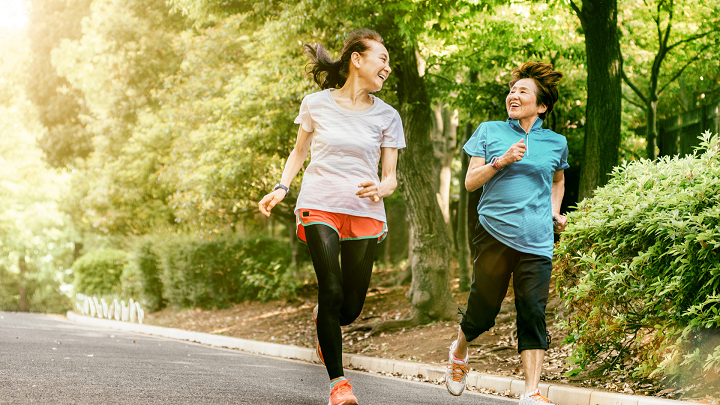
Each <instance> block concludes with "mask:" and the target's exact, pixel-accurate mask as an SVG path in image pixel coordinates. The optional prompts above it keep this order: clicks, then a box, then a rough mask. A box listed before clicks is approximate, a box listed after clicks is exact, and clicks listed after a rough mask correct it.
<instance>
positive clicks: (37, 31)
mask: <svg viewBox="0 0 720 405" xmlns="http://www.w3.org/2000/svg"><path fill="white" fill-rule="evenodd" d="M29 3H30V14H29V16H28V17H29V21H28V24H27V27H26V28H25V30H26V36H27V39H28V42H29V43H28V45H29V46H28V48H29V50H30V53H31V55H32V61H33V63H28V64H26V65H25V66H24V69H26V70H27V71H26V74H27V75H28V77H29V79H30V80H27V81H26V82H25V83H24V87H25V91H26V93H27V97H28V99H30V100H31V101H32V102H33V103H34V104H35V105H36V106H37V109H38V119H39V121H40V123H41V124H42V125H43V126H44V127H45V128H47V131H45V132H44V133H43V134H42V135H41V136H39V137H38V146H39V147H40V148H41V149H42V151H43V154H44V159H45V161H47V162H48V163H49V164H50V165H51V166H53V167H64V166H72V165H73V161H74V159H76V158H85V157H86V156H87V155H88V154H89V153H90V151H91V150H92V139H91V135H92V134H90V133H88V131H86V130H85V123H84V122H83V120H82V119H81V116H82V115H86V114H87V112H88V111H87V109H86V108H85V105H84V99H83V92H82V90H81V89H71V88H70V86H69V83H68V81H67V80H66V79H65V78H64V77H63V76H62V75H59V74H58V73H57V72H56V70H55V68H54V67H53V65H52V62H51V56H50V53H51V51H52V49H53V48H54V47H56V46H58V45H59V43H60V41H61V40H63V39H65V38H69V39H77V38H78V37H79V36H80V35H81V26H80V21H81V20H82V18H83V17H85V16H86V15H87V14H88V12H89V9H90V3H91V0H30V1H29Z"/></svg>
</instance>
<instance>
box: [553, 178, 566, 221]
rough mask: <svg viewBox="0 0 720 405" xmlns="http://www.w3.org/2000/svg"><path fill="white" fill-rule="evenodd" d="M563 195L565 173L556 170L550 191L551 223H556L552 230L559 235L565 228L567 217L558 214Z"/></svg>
mask: <svg viewBox="0 0 720 405" xmlns="http://www.w3.org/2000/svg"><path fill="white" fill-rule="evenodd" d="M564 195H565V171H564V170H558V171H556V172H555V174H553V184H552V191H551V194H550V199H551V201H552V215H553V221H554V222H556V224H555V226H554V228H555V232H556V233H561V232H562V231H564V230H565V227H566V226H567V217H566V216H564V215H561V214H560V206H561V205H562V200H563V196H564Z"/></svg>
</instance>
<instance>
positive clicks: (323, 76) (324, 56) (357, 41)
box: [303, 29, 383, 90]
mask: <svg viewBox="0 0 720 405" xmlns="http://www.w3.org/2000/svg"><path fill="white" fill-rule="evenodd" d="M370 41H375V42H379V43H381V44H382V43H383V39H382V37H381V36H380V34H378V33H377V32H375V31H373V30H371V29H359V30H356V31H353V32H351V33H350V34H349V35H348V36H347V38H345V45H344V46H343V50H342V52H341V55H340V59H338V60H336V61H333V60H332V58H331V57H330V55H329V54H328V53H327V51H326V50H325V48H324V47H323V46H322V45H321V44H304V45H303V49H304V50H305V52H307V54H308V57H309V58H310V65H312V68H311V69H310V70H309V71H308V72H307V74H308V75H312V76H313V80H315V83H317V85H318V86H320V88H321V89H323V90H325V89H329V88H339V87H342V86H343V85H344V84H345V81H346V80H347V76H348V74H350V58H351V57H352V54H353V53H355V52H357V53H359V54H361V55H362V54H363V52H365V51H367V50H368V49H370Z"/></svg>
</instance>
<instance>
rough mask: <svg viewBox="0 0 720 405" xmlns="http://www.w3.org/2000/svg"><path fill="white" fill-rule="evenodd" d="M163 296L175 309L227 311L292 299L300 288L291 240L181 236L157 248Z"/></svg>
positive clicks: (232, 236) (231, 236)
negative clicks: (246, 304) (259, 302)
mask: <svg viewBox="0 0 720 405" xmlns="http://www.w3.org/2000/svg"><path fill="white" fill-rule="evenodd" d="M158 252H159V256H160V262H161V264H162V276H161V277H162V282H163V285H164V286H165V292H164V295H165V297H166V298H167V300H168V302H169V303H170V304H171V305H172V306H174V307H201V308H211V307H215V306H217V307H226V306H228V305H229V304H230V303H233V302H242V301H245V300H254V299H260V300H269V299H276V298H281V297H287V296H290V295H292V294H293V293H294V292H295V291H296V289H297V288H298V287H299V285H300V284H301V281H302V280H300V279H299V278H298V277H297V275H296V274H295V270H294V269H293V268H292V266H291V253H290V249H289V248H288V246H287V243H286V242H280V241H278V240H275V239H271V238H241V237H238V236H235V235H229V236H223V237H219V238H216V239H213V240H208V239H194V238H190V237H178V238H173V239H171V240H168V241H166V242H165V243H163V244H161V246H159V247H158Z"/></svg>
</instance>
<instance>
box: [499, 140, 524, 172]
mask: <svg viewBox="0 0 720 405" xmlns="http://www.w3.org/2000/svg"><path fill="white" fill-rule="evenodd" d="M525 150H527V146H526V145H525V140H524V139H520V140H519V141H518V142H517V143H514V144H512V145H511V146H510V148H509V149H508V150H507V152H505V153H504V154H503V155H502V156H501V157H500V159H498V160H499V161H500V162H498V165H499V166H500V167H505V166H507V165H509V164H512V163H515V162H519V161H521V160H522V158H523V157H525Z"/></svg>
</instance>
